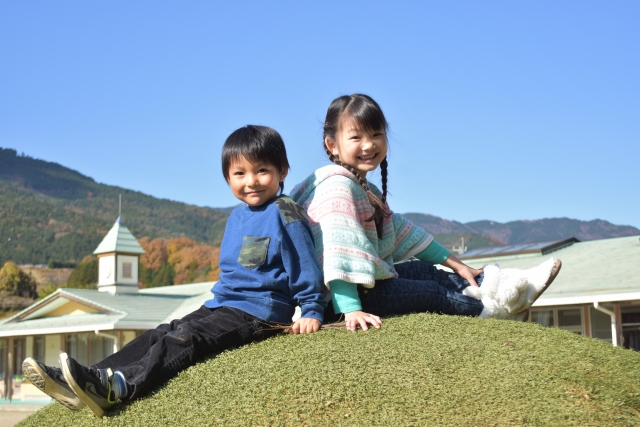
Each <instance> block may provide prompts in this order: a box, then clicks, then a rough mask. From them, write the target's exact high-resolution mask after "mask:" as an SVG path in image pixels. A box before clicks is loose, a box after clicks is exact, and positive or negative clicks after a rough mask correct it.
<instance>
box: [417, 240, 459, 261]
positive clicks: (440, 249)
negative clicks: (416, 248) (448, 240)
mask: <svg viewBox="0 0 640 427" xmlns="http://www.w3.org/2000/svg"><path fill="white" fill-rule="evenodd" d="M450 254H451V251H450V250H449V249H447V248H445V247H444V246H442V245H441V244H440V243H438V242H436V241H435V240H432V241H431V243H429V246H427V247H426V248H425V249H424V250H423V251H422V252H418V253H417V254H415V255H414V256H415V257H416V258H418V259H419V260H420V261H427V262H430V263H431V264H442V263H443V262H444V260H445V259H447V258H448V257H449V255H450Z"/></svg>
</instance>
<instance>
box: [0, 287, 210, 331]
mask: <svg viewBox="0 0 640 427" xmlns="http://www.w3.org/2000/svg"><path fill="white" fill-rule="evenodd" d="M214 284H215V283H214V282H206V283H197V284H192V285H177V286H167V287H163V288H151V289H142V290H141V291H140V292H139V293H136V294H115V295H114V294H110V293H108V292H100V291H97V290H93V289H72V288H60V289H58V290H57V291H56V292H54V293H53V294H51V295H49V296H47V297H46V298H44V299H43V300H40V301H36V302H35V303H33V304H32V305H31V306H29V307H27V308H26V309H24V310H23V311H21V312H20V313H17V314H16V315H14V316H12V317H10V318H8V319H5V320H2V321H0V337H3V336H18V335H33V334H53V333H71V332H82V331H93V330H96V329H100V330H109V329H136V330H145V329H152V328H155V327H156V326H158V325H159V324H161V323H168V322H170V321H171V320H173V319H179V318H181V317H183V316H185V315H187V314H189V313H191V312H192V311H195V310H197V309H198V308H199V307H200V306H201V305H202V304H203V303H204V302H205V301H207V300H209V299H211V298H212V294H211V288H212V286H213V285H214ZM145 291H147V292H145ZM68 300H72V301H76V302H79V303H80V304H83V303H84V304H86V305H88V306H91V307H93V308H96V309H98V310H99V311H98V312H96V313H86V314H77V315H62V316H55V317H42V316H43V315H45V314H46V313H47V312H49V311H51V310H55V309H56V308H57V307H59V306H61V305H62V304H64V303H65V302H66V301H68Z"/></svg>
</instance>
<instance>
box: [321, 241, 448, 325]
mask: <svg viewBox="0 0 640 427" xmlns="http://www.w3.org/2000/svg"><path fill="white" fill-rule="evenodd" d="M450 253H451V251H449V250H448V249H447V248H445V247H444V246H442V245H441V244H439V243H438V242H436V241H435V240H433V241H432V242H431V243H430V244H429V246H427V247H426V248H425V249H424V250H423V251H422V252H419V253H417V254H416V255H415V257H416V258H418V259H419V260H420V261H427V262H430V263H431V264H441V263H442V262H444V260H446V259H447V258H448V257H449V254H450ZM329 288H330V290H331V302H332V303H333V310H334V311H335V312H336V313H349V312H352V311H356V310H362V304H361V303H360V297H359V296H358V284H357V283H349V282H345V281H344V280H332V281H331V282H330V283H329Z"/></svg>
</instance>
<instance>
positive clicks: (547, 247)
mask: <svg viewBox="0 0 640 427" xmlns="http://www.w3.org/2000/svg"><path fill="white" fill-rule="evenodd" d="M578 242H580V240H578V239H576V238H575V237H570V238H568V239H562V240H554V241H552V242H541V243H521V244H518V245H508V246H488V247H484V248H478V249H472V250H470V251H468V252H465V253H464V254H462V255H459V256H458V258H460V259H465V260H467V259H474V258H486V257H493V256H505V255H521V254H542V255H544V254H548V253H549V252H553V251H557V250H558V249H562V248H564V247H565V246H571V245H572V244H574V243H578Z"/></svg>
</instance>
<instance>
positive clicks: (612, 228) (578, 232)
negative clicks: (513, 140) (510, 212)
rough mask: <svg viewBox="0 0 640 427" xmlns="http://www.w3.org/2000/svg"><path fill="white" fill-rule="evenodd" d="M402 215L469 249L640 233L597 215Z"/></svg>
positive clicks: (448, 243) (445, 242) (439, 238)
mask: <svg viewBox="0 0 640 427" xmlns="http://www.w3.org/2000/svg"><path fill="white" fill-rule="evenodd" d="M404 216H405V217H407V218H408V219H409V220H411V221H412V222H413V223H414V224H417V225H419V226H420V227H422V228H424V229H425V230H427V231H428V232H429V233H431V234H433V235H434V237H435V238H436V240H437V241H439V242H440V243H442V244H443V245H445V246H447V247H451V246H452V245H455V246H459V245H460V238H461V237H464V242H465V245H466V246H467V247H468V248H469V250H471V249H475V248H480V247H483V246H493V245H514V244H518V243H538V242H549V241H554V240H562V239H566V238H569V237H577V238H578V239H580V240H583V241H584V240H598V239H609V238H612V237H624V236H635V235H638V234H640V229H637V228H635V227H631V226H628V225H614V224H611V223H610V222H608V221H603V220H600V219H596V220H593V221H580V220H577V219H570V218H545V219H539V220H530V221H511V222H507V223H499V222H495V221H488V220H486V221H473V222H467V223H461V222H457V221H449V220H446V219H442V218H438V217H437V216H433V215H425V214H421V213H407V214H404Z"/></svg>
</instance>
